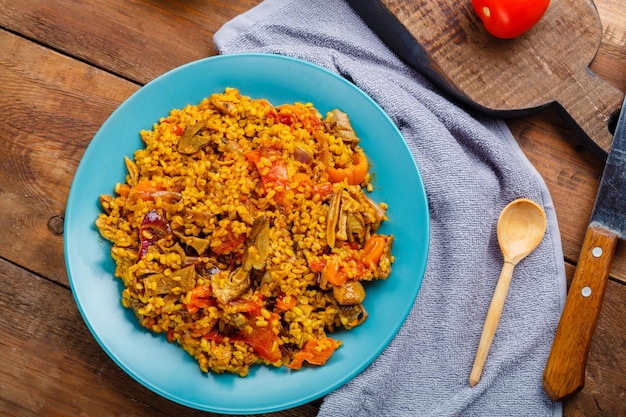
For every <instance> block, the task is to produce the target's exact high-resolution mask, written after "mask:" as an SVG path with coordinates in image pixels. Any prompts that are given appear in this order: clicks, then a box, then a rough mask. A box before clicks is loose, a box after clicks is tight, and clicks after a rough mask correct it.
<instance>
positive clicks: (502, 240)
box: [469, 198, 547, 387]
mask: <svg viewBox="0 0 626 417" xmlns="http://www.w3.org/2000/svg"><path fill="white" fill-rule="evenodd" d="M546 223H547V220H546V214H545V213H544V211H543V209H542V208H541V207H540V206H539V205H538V204H537V203H535V202H534V201H532V200H528V199H526V198H520V199H518V200H514V201H512V202H511V203H509V205H507V206H506V207H505V208H504V210H502V213H500V218H499V219H498V227H497V233H498V243H499V244H500V250H501V251H502V254H503V255H504V265H503V266H502V272H501V273H500V278H499V279H498V283H497V284H496V289H495V291H494V293H493V298H492V299H491V304H490V306H489V311H488V312H487V318H486V319H485V325H484V326H483V333H482V335H481V336H480V343H479V345H478V350H477V352H476V359H475V360H474V367H473V368H472V373H471V374H470V378H469V380H470V386H472V387H473V386H474V385H476V384H477V383H478V381H479V380H480V376H481V374H482V371H483V366H484V365H485V360H486V359H487V353H489V348H490V347H491V342H492V341H493V336H494V334H495V332H496V328H497V327H498V322H499V321H500V316H501V315H502V308H503V307H504V300H505V299H506V294H507V292H508V291H509V284H510V283H511V277H512V276H513V268H514V267H515V265H517V264H518V263H519V261H521V260H522V259H524V258H525V257H526V256H528V254H530V253H531V252H532V251H533V250H535V248H536V247H537V246H538V245H539V243H540V242H541V240H542V239H543V235H544V234H545V232H546Z"/></svg>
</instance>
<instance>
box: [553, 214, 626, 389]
mask: <svg viewBox="0 0 626 417" xmlns="http://www.w3.org/2000/svg"><path fill="white" fill-rule="evenodd" d="M617 240H618V235H617V233H615V232H612V231H609V230H606V229H604V228H601V227H597V226H590V227H588V228H587V233H586V234H585V240H584V242H583V247H582V249H581V253H580V257H579V259H578V265H577V267H576V272H575V273H574V279H573V280H572V284H571V286H570V289H569V292H568V295H567V299H566V300H565V306H564V308H563V313H562V314H561V320H560V321H559V325H558V327H557V330H556V335H555V336H554V342H553V343H552V350H551V351H550V356H549V357H548V362H547V364H546V369H545V371H544V373H543V388H544V390H545V391H546V394H548V397H550V398H551V399H552V400H553V401H562V400H564V399H566V398H568V397H571V396H573V395H575V394H576V393H577V392H578V391H580V390H581V389H582V387H583V386H584V385H585V367H586V365H587V355H588V353H589V346H590V345H591V338H592V336H593V332H594V331H595V329H596V323H597V322H598V316H599V315H600V308H601V306H602V300H603V299H604V292H605V290H606V285H607V282H608V277H609V272H610V269H611V264H612V263H613V254H614V253H615V247H616V245H617Z"/></svg>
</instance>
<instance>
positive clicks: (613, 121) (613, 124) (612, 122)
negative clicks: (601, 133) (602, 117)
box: [608, 110, 620, 135]
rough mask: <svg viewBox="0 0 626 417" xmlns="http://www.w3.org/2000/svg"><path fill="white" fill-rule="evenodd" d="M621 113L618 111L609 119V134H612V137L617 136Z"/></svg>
mask: <svg viewBox="0 0 626 417" xmlns="http://www.w3.org/2000/svg"><path fill="white" fill-rule="evenodd" d="M619 113H620V111H619V110H617V111H616V112H615V113H613V114H612V115H611V116H610V117H609V122H608V124H609V126H608V127H609V132H611V135H615V129H617V119H619Z"/></svg>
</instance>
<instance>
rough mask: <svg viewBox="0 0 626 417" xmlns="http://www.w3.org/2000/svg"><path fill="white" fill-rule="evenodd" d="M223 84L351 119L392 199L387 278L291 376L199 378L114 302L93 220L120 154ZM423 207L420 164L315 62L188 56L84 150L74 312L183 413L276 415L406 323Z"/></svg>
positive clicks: (69, 246) (121, 168)
mask: <svg viewBox="0 0 626 417" xmlns="http://www.w3.org/2000/svg"><path fill="white" fill-rule="evenodd" d="M225 87H235V88H237V89H239V91H240V92H241V93H242V94H244V95H248V96H251V97H252V98H267V99H269V101H270V102H271V103H272V104H274V105H279V104H283V103H293V102H296V101H300V102H311V103H313V104H314V105H315V107H316V108H317V109H318V110H319V111H320V112H321V113H322V114H325V113H326V112H327V111H329V110H331V109H333V108H340V109H341V110H343V111H344V112H346V113H348V115H349V116H350V119H351V121H352V125H353V127H354V129H355V131H356V132H357V134H358V135H359V136H360V138H361V144H362V146H363V148H364V149H365V151H366V153H367V155H368V156H369V158H370V160H371V169H372V171H373V179H374V186H375V192H374V194H373V198H374V199H375V200H376V201H385V202H387V203H388V204H389V210H388V216H389V218H390V219H389V221H387V222H386V223H384V225H383V227H382V228H381V233H385V234H393V235H394V236H395V241H394V247H393V253H394V255H395V264H394V265H393V272H392V274H391V276H390V277H389V278H388V279H387V280H386V281H379V282H375V283H373V284H372V285H369V286H368V292H367V297H366V299H365V303H364V305H365V308H366V309H367V310H368V312H369V318H368V319H367V320H366V322H365V323H364V324H363V325H361V326H359V327H357V328H355V329H354V330H352V331H349V332H348V331H341V332H339V333H335V337H336V338H338V339H340V340H342V341H343V346H342V347H341V348H340V349H338V350H337V351H336V352H335V354H334V355H333V356H332V358H331V359H330V360H329V362H328V363H327V364H326V366H323V367H316V368H313V367H310V368H304V369H302V370H300V371H289V370H288V369H286V368H281V369H277V368H270V367H265V366H257V367H254V368H253V369H252V370H251V371H250V374H249V375H248V376H247V377H246V378H241V377H239V376H235V375H224V374H223V375H216V374H208V375H207V374H204V373H202V372H201V371H200V369H199V367H198V365H197V363H196V362H195V361H194V360H193V359H192V358H191V357H190V356H189V355H187V353H185V352H184V351H183V350H182V349H181V348H180V347H177V346H175V345H172V344H170V343H168V342H167V341H166V339H165V337H164V336H162V335H160V336H156V335H153V334H151V333H149V332H147V331H146V330H144V329H143V328H142V327H140V326H139V324H138V323H137V321H136V320H135V317H134V315H133V313H132V311H130V310H127V309H124V308H123V307H122V305H121V303H120V295H121V290H122V283H121V281H120V280H118V279H117V278H115V277H114V276H113V272H114V263H113V261H112V259H111V257H110V255H109V249H110V244H109V243H108V242H107V241H105V240H104V239H103V238H101V237H100V235H99V233H98V231H97V229H96V227H95V225H94V222H95V219H96V217H97V215H98V213H99V212H100V207H99V203H98V197H99V196H100V194H112V193H113V187H114V185H115V183H116V182H123V181H124V178H125V175H126V168H125V165H124V160H123V157H124V155H128V156H132V155H133V153H134V151H135V150H136V149H138V148H140V147H142V142H141V140H140V138H139V131H140V130H141V129H150V128H151V127H152V125H153V123H155V122H157V121H158V120H159V118H160V117H164V116H166V115H167V114H169V112H170V110H171V109H172V108H181V107H183V106H185V105H186V104H195V103H198V102H200V101H201V100H202V99H203V98H204V97H207V96H209V95H210V94H212V93H215V92H223V90H224V88H225ZM428 220H429V218H428V205H427V201H426V195H425V192H424V187H423V184H422V180H421V177H420V174H419V171H418V169H417V166H416V164H415V162H414V160H413V158H412V156H411V154H410V152H409V149H408V147H407V146H406V144H405V142H404V140H403V138H402V136H401V135H400V132H399V131H398V130H397V129H396V127H395V126H394V124H393V123H392V122H391V120H390V119H389V118H388V117H387V116H386V115H385V113H384V112H383V111H382V109H381V108H380V107H379V106H378V105H377V104H376V103H374V101H372V100H371V99H370V98H369V97H368V96H367V95H365V94H364V93H363V92H362V91H361V90H359V89H358V88H356V87H355V86H354V85H353V84H351V83H349V82H348V81H346V80H344V79H343V78H341V77H338V76H337V75H335V74H333V73H331V72H329V71H327V70H325V69H323V68H320V67H318V66H315V65H312V64H309V63H306V62H303V61H299V60H295V59H292V58H286V57H282V56H279V55H265V54H240V55H226V56H217V57H212V58H207V59H203V60H200V61H196V62H193V63H190V64H187V65H185V66H182V67H180V68H177V69H175V70H173V71H170V72H168V73H167V74H165V75H163V76H161V77H159V78H157V79H155V80H154V81H152V82H150V83H149V84H147V85H146V86H144V87H143V88H141V89H140V90H139V91H137V92H136V93H135V94H133V95H132V96H131V97H130V98H129V99H128V100H127V101H126V102H124V103H123V104H122V105H121V106H120V107H119V108H118V109H117V110H116V111H115V112H114V113H113V114H112V115H111V117H110V118H109V119H108V120H107V121H106V122H105V123H104V125H103V126H102V127H101V129H100V130H99V131H98V133H97V134H96V136H95V137H94V138H93V141H92V142H91V144H90V145H89V147H88V148H87V150H86V152H85V154H84V156H83V159H82V161H81V162H80V165H79V166H78V170H77V171H76V175H75V178H74V182H73V184H72V188H71V190H70V195H69V199H68V202H67V210H66V214H65V260H66V264H67V271H68V275H69V280H70V284H71V287H72V291H73V294H74V297H75V299H76V303H77V304H78V308H79V310H80V312H81V314H82V315H83V318H84V319H85V322H86V323H87V326H88V327H89V329H90V330H91V332H92V333H93V335H94V337H95V338H96V340H97V341H98V343H99V344H100V345H101V346H102V348H103V349H104V350H105V351H106V352H107V354H108V355H109V356H110V357H111V358H112V359H113V360H114V361H115V362H116V363H117V364H118V365H119V366H120V367H121V368H122V369H124V371H126V372H127V373H128V374H129V375H131V376H132V377H133V378H135V379H136V380H137V381H139V382H140V383H141V384H143V385H144V386H146V387H148V388H149V389H151V390H153V391H154V392H156V393H158V394H160V395H162V396H163V397H166V398H168V399H170V400H172V401H175V402H178V403H180V404H184V405H186V406H188V407H192V408H196V409H200V410H205V411H212V412H216V413H228V414H255V413H265V412H272V411H277V410H282V409H287V408H291V407H296V406H298V405H301V404H304V403H307V402H309V401H312V400H314V399H316V398H319V397H321V396H323V395H325V394H327V393H329V392H331V391H333V390H335V389H336V388H338V387H340V386H341V385H343V384H345V383H346V382H348V381H349V380H350V379H352V378H353V377H355V376H356V375H357V374H358V373H359V372H361V371H362V370H363V369H364V368H365V367H366V366H367V365H368V364H370V363H371V362H372V361H373V360H374V359H375V358H376V356H378V355H379V354H380V353H381V352H382V350H383V349H384V348H385V347H386V346H387V345H388V344H389V342H390V341H391V340H392V338H393V337H394V336H395V334H396V333H397V332H398V330H399V328H400V326H401V325H402V323H403V322H404V320H405V318H406V316H407V314H408V313H409V310H410V309H411V306H412V305H413V303H414V301H415V297H416V296H417V293H418V291H419V288H420V285H421V283H422V278H423V276H424V271H425V268H426V258H427V254H428V241H429V223H428Z"/></svg>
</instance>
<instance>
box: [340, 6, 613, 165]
mask: <svg viewBox="0 0 626 417" xmlns="http://www.w3.org/2000/svg"><path fill="white" fill-rule="evenodd" d="M350 4H351V5H352V7H353V8H355V10H357V11H358V12H359V13H360V14H361V16H362V17H363V18H364V20H365V21H366V22H367V23H368V24H369V25H370V26H371V27H372V28H373V29H374V31H376V32H377V33H378V34H379V36H380V37H381V39H383V40H384V41H385V42H386V43H387V44H388V45H390V47H391V48H392V49H394V50H395V51H396V52H397V53H398V54H399V55H400V56H401V57H402V58H404V59H405V60H406V61H407V62H408V63H410V64H411V65H413V66H415V67H416V68H418V69H420V70H421V71H422V72H424V73H426V74H427V75H428V76H429V77H430V78H431V79H432V80H433V81H434V82H436V83H437V84H439V85H440V86H441V87H442V88H444V89H445V90H447V91H448V92H450V93H451V94H453V95H454V96H456V97H457V98H458V99H460V100H463V101H466V102H468V103H470V104H473V105H475V106H477V107H479V108H481V109H483V110H484V111H487V112H489V113H491V114H494V115H498V116H503V117H510V116H513V115H515V116H519V115H521V114H528V113H529V111H532V110H536V109H541V108H544V107H546V106H548V105H552V104H557V106H558V108H560V109H562V110H564V112H563V117H565V118H566V120H568V121H570V122H571V123H572V126H573V128H574V130H575V132H576V133H577V134H578V135H579V136H580V137H583V138H585V139H587V142H588V146H589V147H590V148H591V149H592V150H593V151H594V152H595V153H597V154H598V155H603V154H604V153H606V152H607V151H608V149H609V147H610V143H611V140H612V136H611V134H610V131H609V128H608V123H609V120H610V118H611V116H612V115H613V114H615V113H616V112H617V111H618V110H619V109H620V107H621V104H622V101H623V97H624V94H623V93H622V92H620V90H618V89H617V88H615V87H614V86H613V85H612V84H611V83H609V82H607V81H605V80H604V79H602V78H600V77H598V76H597V75H596V74H594V73H592V72H591V71H589V70H588V66H589V64H590V63H591V62H592V60H593V58H594V56H595V55H596V52H597V51H598V48H599V47H600V44H601V40H602V25H601V22H600V18H599V15H598V12H597V10H596V8H595V6H594V4H593V2H591V1H590V0H552V1H551V3H550V6H549V8H548V10H547V11H546V13H545V15H544V16H543V18H542V19H541V20H540V21H539V23H538V24H537V25H536V26H535V27H534V28H533V29H531V30H530V31H529V32H527V33H526V34H524V35H522V36H520V37H518V38H514V39H507V40H503V39H497V38H495V37H493V36H491V35H489V34H488V33H487V31H486V30H485V28H484V26H483V25H482V23H481V22H480V20H479V18H478V16H477V15H476V13H474V11H473V9H472V6H471V2H462V3H459V2H458V1H453V0H449V1H442V0H436V1H435V0H421V1H412V2H406V1H402V0H366V1H363V0H352V1H350ZM381 16H382V18H381Z"/></svg>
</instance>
